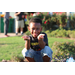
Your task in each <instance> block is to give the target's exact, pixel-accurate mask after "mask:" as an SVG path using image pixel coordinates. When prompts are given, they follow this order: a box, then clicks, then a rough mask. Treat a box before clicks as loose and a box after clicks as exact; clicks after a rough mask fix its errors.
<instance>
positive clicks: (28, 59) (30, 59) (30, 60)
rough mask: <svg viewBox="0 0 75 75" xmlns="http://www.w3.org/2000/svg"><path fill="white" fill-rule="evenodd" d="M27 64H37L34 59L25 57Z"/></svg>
mask: <svg viewBox="0 0 75 75" xmlns="http://www.w3.org/2000/svg"><path fill="white" fill-rule="evenodd" d="M25 59H26V61H27V62H35V60H34V58H30V57H25Z"/></svg>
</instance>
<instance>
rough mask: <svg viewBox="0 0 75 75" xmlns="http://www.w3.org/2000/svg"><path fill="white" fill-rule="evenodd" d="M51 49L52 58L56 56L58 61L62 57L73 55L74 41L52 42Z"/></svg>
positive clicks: (74, 49)
mask: <svg viewBox="0 0 75 75" xmlns="http://www.w3.org/2000/svg"><path fill="white" fill-rule="evenodd" d="M52 50H53V59H56V58H57V59H59V60H60V61H61V60H62V59H64V58H66V59H67V58H68V57H69V56H71V55H72V56H74V55H75V42H54V43H53V46H52ZM61 57H62V58H61ZM74 58H75V57H74Z"/></svg>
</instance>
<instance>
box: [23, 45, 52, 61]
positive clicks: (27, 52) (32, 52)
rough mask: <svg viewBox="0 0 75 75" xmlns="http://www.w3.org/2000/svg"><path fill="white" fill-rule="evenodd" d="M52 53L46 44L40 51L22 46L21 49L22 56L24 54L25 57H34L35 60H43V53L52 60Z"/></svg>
mask: <svg viewBox="0 0 75 75" xmlns="http://www.w3.org/2000/svg"><path fill="white" fill-rule="evenodd" d="M52 53H53V51H52V50H51V48H50V47H48V46H45V47H44V49H42V50H40V51H35V50H33V49H29V50H27V49H26V48H24V49H23V50H22V54H23V56H24V57H25V56H26V57H30V58H34V60H35V61H36V62H43V57H44V56H45V55H47V56H48V57H49V58H50V61H51V60H52Z"/></svg>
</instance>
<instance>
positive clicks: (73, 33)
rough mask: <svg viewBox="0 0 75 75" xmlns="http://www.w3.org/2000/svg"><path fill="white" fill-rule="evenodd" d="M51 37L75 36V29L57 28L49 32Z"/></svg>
mask: <svg viewBox="0 0 75 75" xmlns="http://www.w3.org/2000/svg"><path fill="white" fill-rule="evenodd" d="M48 35H49V36H51V37H68V38H75V30H73V31H71V30H65V29H57V30H55V31H52V32H51V33H48Z"/></svg>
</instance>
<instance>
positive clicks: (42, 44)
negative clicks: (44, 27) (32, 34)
mask: <svg viewBox="0 0 75 75" xmlns="http://www.w3.org/2000/svg"><path fill="white" fill-rule="evenodd" d="M38 42H39V46H40V48H41V49H43V48H44V47H45V45H46V43H45V42H44V41H43V40H38Z"/></svg>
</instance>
